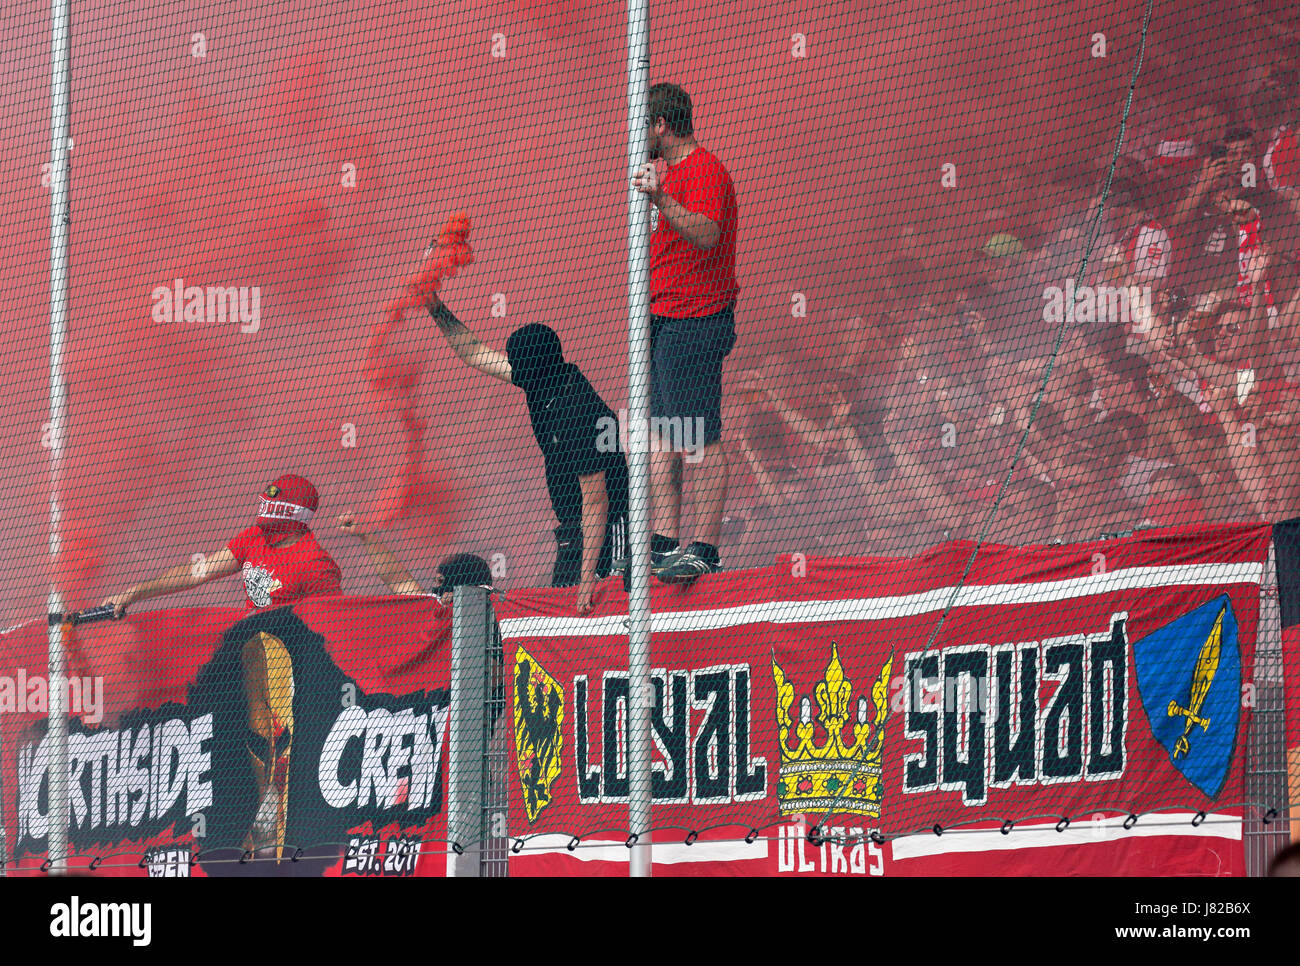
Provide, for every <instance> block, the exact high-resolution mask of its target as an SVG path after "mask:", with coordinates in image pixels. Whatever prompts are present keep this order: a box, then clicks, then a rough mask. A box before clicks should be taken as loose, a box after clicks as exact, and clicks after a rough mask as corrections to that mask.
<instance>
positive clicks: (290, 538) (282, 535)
mask: <svg viewBox="0 0 1300 966" xmlns="http://www.w3.org/2000/svg"><path fill="white" fill-rule="evenodd" d="M319 504H320V497H319V496H318V495H317V493H316V488H315V487H314V486H312V485H311V484H310V483H309V482H307V481H306V480H304V479H303V478H302V477H301V476H294V475H293V474H292V473H288V474H285V475H284V476H281V477H280V478H279V479H277V480H276V481H275V482H274V483H272V484H271V485H270V486H268V487H267V488H266V489H265V490H263V491H262V496H261V503H260V505H259V508H258V513H257V522H256V523H255V524H254V525H253V526H251V527H249V528H248V529H247V530H245V531H243V532H242V533H239V534H237V535H236V536H235V537H234V539H232V540H231V541H230V542H229V543H228V544H226V546H225V547H223V548H222V549H221V550H218V551H216V552H215V553H211V554H208V556H207V557H206V558H205V559H204V561H203V562H202V563H201V564H189V563H185V564H181V565H180V566H177V567H173V568H172V569H171V570H168V571H167V572H166V573H164V574H162V575H161V576H159V577H155V578H154V579H153V580H146V581H144V582H143V583H139V584H136V585H135V586H133V587H131V588H130V589H128V590H125V591H123V592H122V593H120V594H115V595H113V596H112V597H110V598H108V599H107V600H106V601H104V605H105V606H107V605H109V604H112V605H113V616H115V617H121V616H122V614H123V613H125V611H126V609H127V607H129V606H130V605H131V604H134V603H135V602H136V601H139V600H149V599H150V598H153V597H162V596H165V595H167V594H175V593H178V592H179V591H182V590H189V589H190V588H192V587H197V586H199V585H200V584H205V583H207V582H208V581H210V580H216V579H217V578H219V577H227V576H229V575H230V574H233V573H235V572H236V571H241V570H242V572H243V575H244V588H245V591H246V592H247V595H248V606H249V607H250V608H254V609H259V608H264V607H275V606H279V605H280V604H288V603H292V602H293V601H295V600H301V599H302V598H304V597H336V596H339V595H341V594H342V593H343V588H342V573H341V572H340V570H339V566H338V564H336V563H335V562H334V560H333V558H331V557H330V555H329V554H328V553H326V552H325V548H324V547H322V546H321V545H320V544H319V543H317V542H316V538H315V536H313V535H312V532H311V530H309V529H308V528H307V523H308V521H310V520H311V518H312V517H313V516H314V515H315V513H316V508H317V507H318V506H319Z"/></svg>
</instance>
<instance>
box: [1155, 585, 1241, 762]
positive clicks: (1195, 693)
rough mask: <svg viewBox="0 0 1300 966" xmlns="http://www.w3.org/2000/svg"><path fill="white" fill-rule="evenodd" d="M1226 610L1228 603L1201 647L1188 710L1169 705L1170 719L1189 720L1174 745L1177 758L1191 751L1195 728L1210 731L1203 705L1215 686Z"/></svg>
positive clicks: (1173, 703) (1208, 720)
mask: <svg viewBox="0 0 1300 966" xmlns="http://www.w3.org/2000/svg"><path fill="white" fill-rule="evenodd" d="M1227 609H1228V608H1227V605H1226V604H1225V605H1224V606H1223V607H1222V608H1220V610H1219V616H1218V617H1217V618H1215V620H1214V627H1212V628H1210V635H1209V637H1207V638H1206V639H1205V643H1204V644H1203V645H1202V646H1201V653H1200V655H1198V656H1197V658H1196V670H1195V671H1193V672H1192V688H1191V693H1190V694H1189V695H1188V700H1187V707H1185V708H1184V707H1182V706H1180V705H1179V704H1178V702H1177V701H1170V702H1169V712H1168V713H1169V717H1171V718H1177V717H1178V716H1179V715H1182V716H1183V717H1184V718H1186V719H1187V723H1186V725H1184V727H1183V733H1182V734H1181V735H1179V737H1178V740H1177V741H1175V742H1174V757H1175V758H1178V757H1179V756H1184V755H1186V754H1187V753H1188V752H1190V751H1191V750H1192V748H1191V744H1190V742H1189V741H1188V738H1189V737H1190V736H1191V733H1192V728H1193V727H1194V726H1196V725H1200V726H1201V730H1202V731H1208V730H1209V729H1210V719H1209V718H1202V717H1201V706H1202V705H1203V704H1205V696H1206V695H1207V694H1209V693H1210V685H1211V684H1213V683H1214V675H1215V674H1216V673H1217V672H1218V670H1219V654H1220V651H1221V650H1222V646H1223V615H1224V613H1225V612H1226V611H1227Z"/></svg>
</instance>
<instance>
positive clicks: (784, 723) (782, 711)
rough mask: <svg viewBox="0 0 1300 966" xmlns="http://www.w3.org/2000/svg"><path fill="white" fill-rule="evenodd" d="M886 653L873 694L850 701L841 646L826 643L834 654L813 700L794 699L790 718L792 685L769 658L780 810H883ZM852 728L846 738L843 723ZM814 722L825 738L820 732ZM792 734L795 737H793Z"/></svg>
mask: <svg viewBox="0 0 1300 966" xmlns="http://www.w3.org/2000/svg"><path fill="white" fill-rule="evenodd" d="M893 665H894V658H893V655H890V658H889V660H888V661H886V662H885V666H884V667H883V668H882V669H881V671H880V677H879V678H878V679H877V680H876V683H875V684H874V685H873V686H872V688H871V701H870V703H868V701H867V697H866V695H859V696H858V699H857V701H856V702H853V682H851V681H849V680H848V679H847V678H846V677H845V676H844V665H842V664H841V663H840V654H839V648H838V647H837V646H836V645H835V643H834V642H833V641H832V642H831V660H830V663H829V664H828V665H826V670H825V672H824V673H823V674H822V679H821V680H820V681H819V682H817V686H816V688H814V689H813V698H815V700H816V703H817V714H816V717H814V716H813V699H812V698H809V697H808V696H807V695H804V696H803V697H802V698H800V699H799V708H798V720H797V721H796V720H794V719H792V718H791V717H790V708H791V706H792V705H794V702H795V692H794V685H793V684H791V683H790V682H789V681H788V680H786V676H785V672H784V671H782V670H781V666H780V665H779V664H777V663H776V656H775V655H773V657H772V677H773V679H774V680H775V682H776V722H777V725H778V727H779V728H780V733H781V780H780V781H778V782H777V785H776V797H777V801H778V803H779V805H780V809H781V814H782V815H791V814H798V813H801V812H816V811H829V810H832V809H833V810H834V811H835V812H836V813H841V812H843V813H847V814H853V815H866V816H868V817H870V818H879V817H880V800H881V797H882V795H883V790H882V788H881V775H882V771H883V769H882V766H881V745H882V744H883V742H884V739H885V728H884V724H885V716H886V715H887V714H888V713H889V674H890V670H891V669H892V668H893ZM850 724H851V725H852V727H851V734H852V738H851V740H848V741H846V740H845V730H846V729H848V728H849V727H850ZM818 725H820V726H821V728H820V730H821V731H822V732H823V737H821V739H820V740H819V739H818V735H817V731H818V730H819V729H818ZM792 736H793V741H792V740H791V738H792Z"/></svg>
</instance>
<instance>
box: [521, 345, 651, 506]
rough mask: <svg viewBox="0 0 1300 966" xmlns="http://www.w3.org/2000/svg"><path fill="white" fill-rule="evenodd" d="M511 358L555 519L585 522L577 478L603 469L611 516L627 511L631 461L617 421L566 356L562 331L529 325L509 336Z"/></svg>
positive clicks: (580, 490)
mask: <svg viewBox="0 0 1300 966" xmlns="http://www.w3.org/2000/svg"><path fill="white" fill-rule="evenodd" d="M506 357H507V358H508V359H509V360H510V379H511V382H513V383H514V384H515V385H516V386H518V387H519V388H520V389H522V390H523V391H524V395H525V397H526V398H527V400H528V416H529V419H530V420H531V421H532V426H533V437H534V438H535V439H536V440H537V445H538V446H539V447H540V448H541V450H542V458H543V459H544V461H545V463H546V489H547V491H548V492H549V493H550V497H551V507H552V509H554V511H555V517H556V519H557V520H558V521H559V523H560V524H561V525H562V526H574V525H580V524H581V522H582V488H581V486H580V484H579V482H578V478H579V477H580V476H588V475H590V474H592V473H599V472H600V471H602V470H604V471H605V491H606V493H607V494H608V497H609V521H610V522H611V523H612V522H613V521H615V520H617V519H620V518H622V517H623V516H625V515H626V513H627V461H626V460H625V459H624V456H623V454H622V453H621V452H619V451H618V444H619V433H618V420H617V418H616V417H615V415H614V412H613V410H611V409H610V408H609V407H608V406H607V405H605V402H604V400H602V399H601V398H600V396H599V395H598V394H597V393H596V390H595V389H593V388H592V385H591V383H590V382H588V381H587V377H586V376H584V375H583V374H582V372H581V371H580V370H579V369H578V367H577V366H575V365H573V364H572V363H570V362H565V361H564V353H563V351H562V349H561V346H560V338H559V336H557V335H556V334H555V332H554V331H553V330H552V329H550V328H549V327H547V326H545V325H537V324H533V325H526V326H524V327H523V328H520V329H517V330H516V331H515V332H514V333H513V334H512V335H511V336H510V339H509V341H508V342H507V343H506ZM611 443H612V444H613V447H612V448H611V446H610V444H611Z"/></svg>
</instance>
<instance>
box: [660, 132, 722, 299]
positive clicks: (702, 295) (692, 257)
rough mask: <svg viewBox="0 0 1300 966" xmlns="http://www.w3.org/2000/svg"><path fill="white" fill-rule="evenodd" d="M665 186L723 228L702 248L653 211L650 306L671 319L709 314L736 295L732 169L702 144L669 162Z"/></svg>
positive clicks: (689, 208)
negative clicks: (684, 155)
mask: <svg viewBox="0 0 1300 966" xmlns="http://www.w3.org/2000/svg"><path fill="white" fill-rule="evenodd" d="M661 183H662V185H663V189H664V191H665V192H666V193H667V194H668V195H669V196H671V197H672V198H673V199H674V200H676V201H677V203H678V204H680V205H681V206H682V207H684V208H685V209H686V210H687V211H690V212H693V213H695V214H697V215H703V216H704V217H705V218H708V219H709V220H710V221H712V222H714V223H715V224H716V225H717V226H718V227H719V228H720V229H721V231H722V234H721V235H719V236H718V243H717V244H716V245H714V246H713V247H712V248H710V249H709V250H708V251H705V250H704V249H702V248H696V247H695V246H694V245H692V244H691V243H690V242H689V241H687V240H686V239H685V238H683V237H682V236H681V235H679V234H677V232H676V231H674V230H673V227H672V226H671V225H670V224H668V220H667V219H666V218H664V216H663V213H662V212H660V211H658V210H656V211H655V228H654V231H653V232H652V233H651V235H650V311H651V312H653V313H654V314H655V315H664V316H668V317H669V318H674V319H691V318H699V317H700V316H703V315H712V314H713V313H714V312H718V311H720V310H721V309H723V308H724V307H725V306H726V305H727V303H728V302H731V301H733V300H734V299H735V298H736V293H737V292H739V291H740V286H738V285H737V284H736V189H735V187H733V185H732V184H731V175H729V174H727V169H726V168H724V167H723V166H722V162H720V161H719V160H718V159H717V158H715V157H714V156H713V155H712V154H710V153H709V152H708V151H706V150H704V148H699V147H697V148H696V149H695V150H694V151H692V152H691V153H690V154H688V155H687V156H686V157H684V158H683V159H682V160H680V161H678V162H677V163H676V164H674V165H672V166H670V167H669V168H668V170H667V173H665V174H664V176H663V179H662V182H661Z"/></svg>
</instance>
